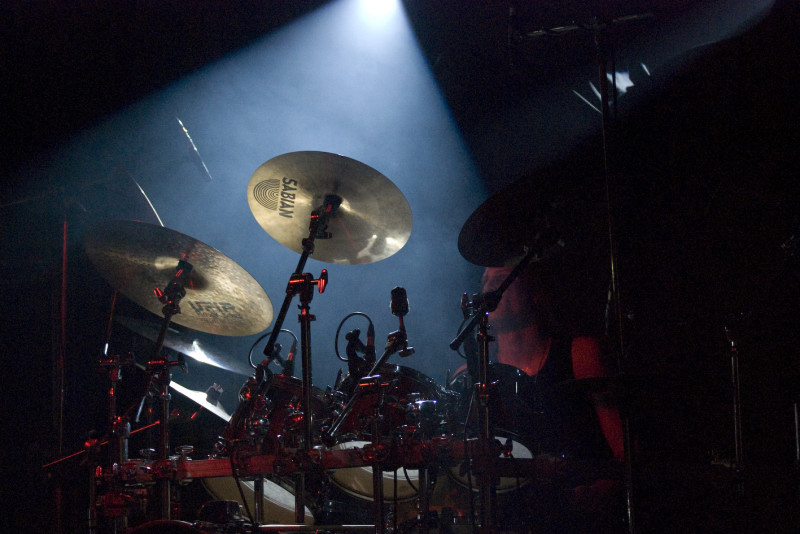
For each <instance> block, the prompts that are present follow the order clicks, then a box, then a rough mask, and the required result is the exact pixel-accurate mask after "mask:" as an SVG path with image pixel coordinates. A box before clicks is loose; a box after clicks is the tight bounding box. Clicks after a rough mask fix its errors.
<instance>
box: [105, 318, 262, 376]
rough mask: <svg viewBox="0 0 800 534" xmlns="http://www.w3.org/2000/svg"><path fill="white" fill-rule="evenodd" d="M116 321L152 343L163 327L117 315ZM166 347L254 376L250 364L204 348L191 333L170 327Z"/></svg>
mask: <svg viewBox="0 0 800 534" xmlns="http://www.w3.org/2000/svg"><path fill="white" fill-rule="evenodd" d="M114 320H115V321H117V322H118V323H120V324H121V325H122V326H124V327H125V328H127V329H128V330H131V331H132V332H135V333H137V334H139V335H140V336H143V337H145V338H147V339H149V340H150V341H156V340H157V339H158V334H159V333H160V331H161V325H160V324H158V323H156V322H154V321H144V320H142V319H134V318H133V317H124V316H120V315H117V316H116V317H114ZM164 346H165V347H167V348H169V349H172V350H175V351H178V352H180V353H182V354H185V355H186V356H188V357H190V358H192V359H193V360H195V361H198V362H201V363H205V364H208V365H211V366H213V367H217V368H219V369H224V370H226V371H230V372H232V373H236V374H239V375H242V376H250V375H251V374H253V369H252V367H250V366H249V364H248V362H247V361H245V360H242V361H241V362H240V361H238V360H240V359H241V358H231V357H230V356H229V355H226V354H223V353H218V352H215V351H214V350H213V349H211V348H208V347H204V346H202V344H201V342H200V340H198V339H197V336H192V335H190V332H179V331H177V330H175V329H174V328H172V327H170V328H169V329H168V330H167V334H166V336H165V337H164Z"/></svg>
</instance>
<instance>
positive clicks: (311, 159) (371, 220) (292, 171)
mask: <svg viewBox="0 0 800 534" xmlns="http://www.w3.org/2000/svg"><path fill="white" fill-rule="evenodd" d="M328 195H335V196H337V197H339V198H340V199H341V205H340V206H339V207H338V209H337V210H336V212H335V213H334V214H333V215H332V216H331V218H330V220H329V222H328V228H327V232H329V233H330V237H327V238H316V240H315V242H314V251H313V253H312V257H313V258H314V259H316V260H319V261H323V262H328V263H340V264H347V265H353V264H364V263H372V262H376V261H379V260H382V259H384V258H388V257H389V256H391V255H392V254H394V253H395V252H397V251H399V250H400V249H401V248H403V246H404V245H405V244H406V242H407V241H408V238H409V236H410V235H411V224H412V217H411V208H410V207H409V205H408V202H407V201H406V198H405V197H404V196H403V194H402V193H401V192H400V190H399V189H398V188H397V187H396V186H395V185H394V184H393V183H392V182H391V181H390V180H389V179H388V178H386V177H385V176H384V175H382V174H381V173H379V172H378V171H376V170H375V169H373V168H372V167H369V166H367V165H365V164H363V163H361V162H359V161H356V160H354V159H350V158H348V157H345V156H339V155H337V154H331V153H328V152H313V151H311V152H290V153H287V154H283V155H280V156H276V157H274V158H272V159H271V160H269V161H267V162H266V163H264V164H262V165H261V166H260V167H258V168H257V169H256V171H255V173H253V176H252V177H251V178H250V183H249V184H248V186H247V201H248V202H249V204H250V210H251V211H252V212H253V215H254V216H255V218H256V221H258V224H260V225H261V227H262V228H263V229H264V230H266V231H267V233H268V234H269V235H271V236H272V237H273V238H275V239H276V240H277V241H278V242H279V243H281V244H283V245H285V246H286V247H288V248H289V249H291V250H294V251H295V252H299V253H302V252H303V239H305V238H307V237H308V228H309V221H310V218H311V213H312V211H314V210H317V209H318V208H320V207H322V205H323V202H324V200H325V198H326V196H328Z"/></svg>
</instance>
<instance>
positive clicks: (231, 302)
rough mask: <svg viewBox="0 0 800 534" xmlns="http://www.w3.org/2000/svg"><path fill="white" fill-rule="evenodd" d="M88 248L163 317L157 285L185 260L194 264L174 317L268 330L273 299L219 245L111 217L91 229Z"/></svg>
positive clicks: (220, 328) (224, 331)
mask: <svg viewBox="0 0 800 534" xmlns="http://www.w3.org/2000/svg"><path fill="white" fill-rule="evenodd" d="M86 252H87V254H88V255H89V258H90V259H91V261H92V263H94V265H95V267H96V268H97V270H98V271H99V272H100V274H101V275H102V276H103V277H104V278H105V279H106V280H107V281H108V283H109V284H111V286H112V287H114V288H116V289H117V290H119V291H120V292H121V293H122V294H123V295H125V296H126V297H128V298H129V299H131V300H132V301H134V302H135V303H137V304H139V305H140V306H142V307H143V308H145V309H146V310H149V311H151V312H153V313H155V314H156V315H158V316H162V317H163V312H162V309H163V306H164V305H163V304H162V303H161V301H160V300H159V299H158V298H157V297H156V296H155V294H154V290H155V289H157V288H158V289H163V288H164V287H166V286H167V284H169V282H170V281H171V280H172V279H173V278H174V276H175V269H176V267H177V266H178V262H179V261H180V260H184V261H186V262H188V263H190V264H191V265H192V270H191V272H190V273H189V276H188V279H187V281H186V284H185V286H184V287H185V289H186V295H185V296H184V297H183V298H182V300H181V301H180V303H179V304H180V313H178V314H175V315H174V316H172V322H174V323H176V324H179V325H183V326H186V327H188V328H193V329H195V330H200V331H202V332H208V333H210V334H217V335H226V336H246V335H251V334H257V333H259V332H261V331H263V330H265V329H266V328H267V327H268V326H269V324H270V322H271V321H272V303H271V302H270V300H269V297H268V296H267V294H266V292H264V289H263V288H262V287H261V286H260V285H259V284H258V282H256V281H255V279H254V278H253V277H252V276H250V274H248V273H247V271H245V270H244V269H242V268H241V267H240V266H239V265H238V264H237V263H236V262H234V261H233V260H232V259H230V258H228V257H227V256H225V255H224V254H222V253H221V252H219V251H218V250H216V249H214V248H212V247H210V246H208V245H206V244H204V243H202V242H200V241H198V240H196V239H194V238H192V237H189V236H187V235H184V234H181V233H179V232H176V231H174V230H170V229H168V228H164V227H161V226H157V225H153V224H147V223H142V222H137V221H106V222H103V223H101V224H98V225H97V226H96V227H94V228H93V229H92V232H91V233H90V235H89V237H88V239H87V242H86Z"/></svg>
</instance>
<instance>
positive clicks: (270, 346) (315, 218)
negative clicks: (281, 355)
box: [256, 195, 342, 524]
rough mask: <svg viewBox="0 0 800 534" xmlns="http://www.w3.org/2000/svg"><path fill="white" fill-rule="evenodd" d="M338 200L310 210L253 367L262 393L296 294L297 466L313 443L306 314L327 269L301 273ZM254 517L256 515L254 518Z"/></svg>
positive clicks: (299, 498) (300, 516)
mask: <svg viewBox="0 0 800 534" xmlns="http://www.w3.org/2000/svg"><path fill="white" fill-rule="evenodd" d="M341 203H342V198H341V197H340V196H338V195H326V196H325V200H324V201H323V204H322V206H320V207H319V208H318V209H316V210H314V211H312V212H311V218H310V219H311V220H310V223H309V229H308V237H307V238H305V239H303V243H302V245H303V253H302V254H301V255H300V260H299V261H298V262H297V267H296V268H295V270H294V272H293V274H292V275H291V277H289V283H288V285H287V286H286V296H285V297H284V299H283V304H282V305H281V309H280V311H279V312H278V315H277V317H276V318H275V324H274V325H273V328H272V334H271V335H270V337H269V340H268V341H267V345H266V347H264V355H265V356H266V357H267V358H266V359H265V360H264V361H263V362H262V363H261V364H259V366H258V368H257V370H256V380H258V382H259V386H258V393H260V394H263V393H264V390H266V388H267V386H268V385H269V382H270V381H269V380H264V375H265V374H266V366H267V365H268V364H269V361H271V359H272V358H273V357H274V355H273V353H274V352H275V341H276V340H277V338H278V334H279V333H280V331H281V328H283V322H284V320H285V319H286V314H287V313H288V311H289V306H290V305H291V303H292V299H293V298H294V296H295V295H300V315H299V316H298V319H299V321H300V327H301V335H300V345H301V355H302V361H303V376H302V383H303V389H302V391H303V395H302V397H303V398H302V399H301V406H300V409H301V411H302V412H303V448H302V451H301V452H302V453H303V454H305V456H306V458H303V459H301V461H300V463H301V465H306V464H307V463H308V462H306V461H305V460H307V457H308V453H309V451H310V450H311V447H312V445H313V443H312V431H311V430H312V424H313V421H312V413H311V398H312V387H313V386H312V381H311V322H312V321H314V320H315V319H316V318H315V317H314V316H313V315H312V314H311V313H310V311H309V310H310V306H309V305H310V303H311V299H312V297H313V294H314V291H313V288H314V286H317V289H318V290H319V292H320V293H322V292H324V291H325V287H326V286H327V284H328V271H326V270H325V269H323V270H322V274H320V277H319V278H317V279H315V278H314V277H313V275H311V274H309V273H303V270H304V269H305V266H306V262H307V261H308V257H309V256H310V255H311V254H313V253H314V241H315V240H316V239H317V238H320V239H329V238H330V237H331V234H330V233H328V231H327V230H328V220H329V219H330V218H331V217H332V216H333V215H334V214H335V213H336V210H337V209H339V206H340V205H341ZM304 493H305V473H304V472H303V470H302V469H301V470H299V471H298V474H297V486H296V491H295V516H294V518H295V522H296V523H298V524H303V523H305V502H304ZM257 519H258V518H256V520H257Z"/></svg>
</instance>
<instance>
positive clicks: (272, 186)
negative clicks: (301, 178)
mask: <svg viewBox="0 0 800 534" xmlns="http://www.w3.org/2000/svg"><path fill="white" fill-rule="evenodd" d="M296 191H297V180H293V179H291V178H286V177H285V176H284V178H283V180H278V179H274V178H273V179H270V180H264V181H262V182H259V183H257V184H256V185H255V187H253V198H255V199H256V202H258V203H259V204H261V205H262V206H264V207H265V208H267V209H269V210H273V211H278V214H279V215H280V216H281V217H286V218H287V219H291V218H292V217H294V202H295V199H296V198H297V193H296Z"/></svg>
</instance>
